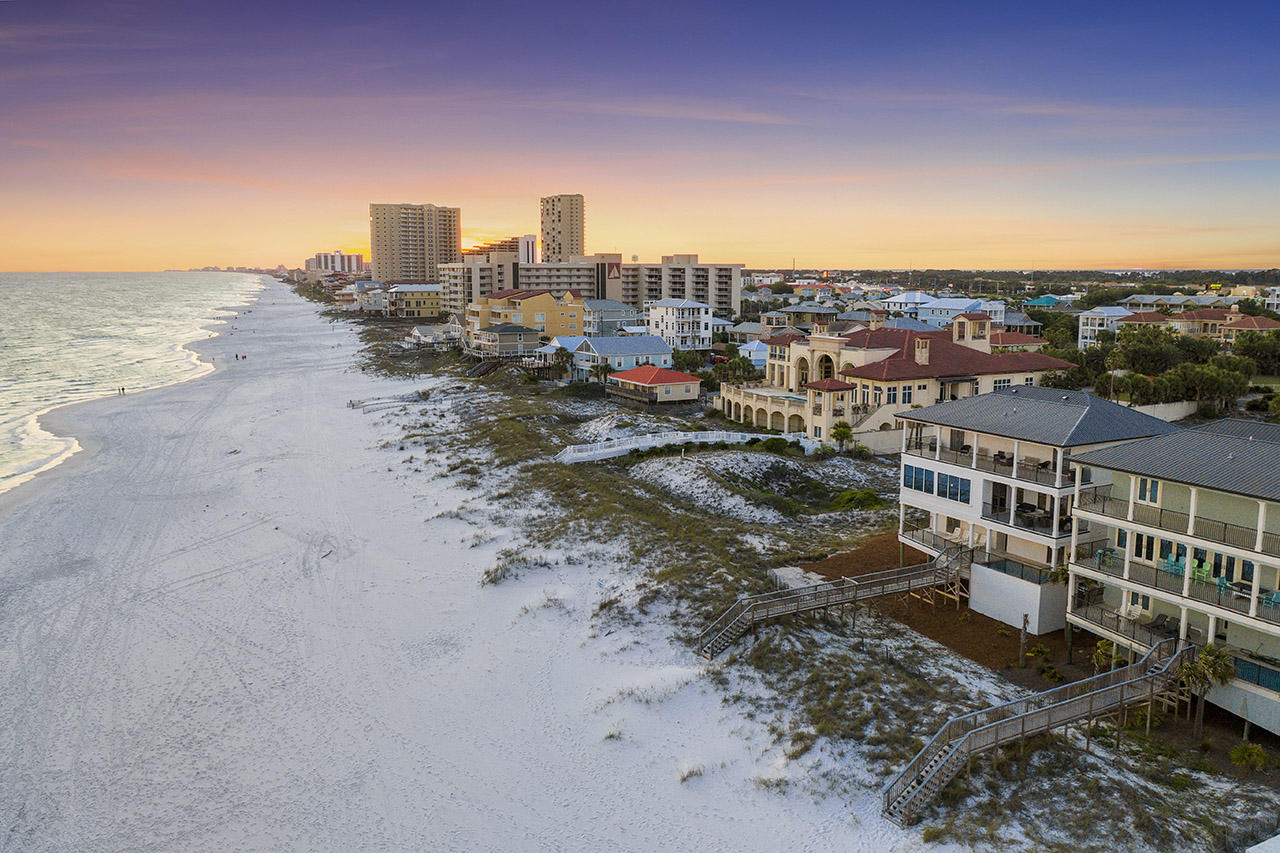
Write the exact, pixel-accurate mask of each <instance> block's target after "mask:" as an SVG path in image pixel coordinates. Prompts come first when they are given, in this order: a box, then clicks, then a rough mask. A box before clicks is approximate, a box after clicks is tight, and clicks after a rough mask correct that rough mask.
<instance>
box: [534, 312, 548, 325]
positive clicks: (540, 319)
mask: <svg viewBox="0 0 1280 853" xmlns="http://www.w3.org/2000/svg"><path fill="white" fill-rule="evenodd" d="M546 321H547V315H546V313H545V312H538V313H537V314H534V315H533V322H535V323H545V322H546Z"/></svg>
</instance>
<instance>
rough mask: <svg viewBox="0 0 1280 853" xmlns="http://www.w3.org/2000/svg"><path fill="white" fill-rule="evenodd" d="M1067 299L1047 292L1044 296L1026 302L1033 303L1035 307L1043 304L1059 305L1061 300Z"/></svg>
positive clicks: (1027, 303)
mask: <svg viewBox="0 0 1280 853" xmlns="http://www.w3.org/2000/svg"><path fill="white" fill-rule="evenodd" d="M1065 301H1066V300H1064V299H1059V298H1058V297H1056V296H1054V295H1053V294H1052V293H1046V294H1044V295H1043V296H1037V297H1036V298H1035V299H1031V300H1028V301H1027V302H1026V303H1024V304H1026V305H1031V306H1034V307H1040V306H1043V305H1057V304H1058V303H1059V302H1065Z"/></svg>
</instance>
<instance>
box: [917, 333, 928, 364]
mask: <svg viewBox="0 0 1280 853" xmlns="http://www.w3.org/2000/svg"><path fill="white" fill-rule="evenodd" d="M928 363H929V339H928V338H916V364H928Z"/></svg>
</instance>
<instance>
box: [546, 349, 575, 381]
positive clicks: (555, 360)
mask: <svg viewBox="0 0 1280 853" xmlns="http://www.w3.org/2000/svg"><path fill="white" fill-rule="evenodd" d="M551 363H552V364H554V365H555V366H556V367H558V368H560V373H561V375H564V374H566V373H568V372H569V367H570V366H571V365H572V364H573V353H571V352H569V351H568V350H567V349H565V348H564V347H560V348H559V349H558V350H556V354H555V355H553V356H552V357H551Z"/></svg>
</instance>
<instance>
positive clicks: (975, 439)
mask: <svg viewBox="0 0 1280 853" xmlns="http://www.w3.org/2000/svg"><path fill="white" fill-rule="evenodd" d="M969 440H970V441H972V442H973V464H972V465H971V466H970V467H971V468H977V467H978V434H977V433H976V432H975V433H974V434H973V438H971V439H969ZM1258 547H1259V548H1261V547H1262V546H1261V545H1259V546H1258Z"/></svg>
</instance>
